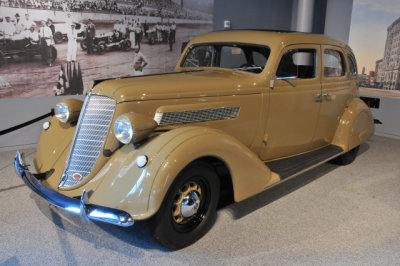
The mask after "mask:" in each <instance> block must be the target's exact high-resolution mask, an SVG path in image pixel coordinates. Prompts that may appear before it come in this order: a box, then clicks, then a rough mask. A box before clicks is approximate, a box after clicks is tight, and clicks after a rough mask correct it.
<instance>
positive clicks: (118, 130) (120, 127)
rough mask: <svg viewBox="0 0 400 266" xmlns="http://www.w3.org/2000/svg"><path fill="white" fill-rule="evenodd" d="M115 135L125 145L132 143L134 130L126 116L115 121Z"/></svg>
mask: <svg viewBox="0 0 400 266" xmlns="http://www.w3.org/2000/svg"><path fill="white" fill-rule="evenodd" d="M114 135H115V137H116V138H117V139H118V140H119V141H120V142H122V143H123V144H128V143H129V142H131V140H132V137H133V128H132V124H131V121H130V119H129V118H128V117H127V116H126V115H121V116H119V117H118V118H117V119H116V120H115V122H114Z"/></svg>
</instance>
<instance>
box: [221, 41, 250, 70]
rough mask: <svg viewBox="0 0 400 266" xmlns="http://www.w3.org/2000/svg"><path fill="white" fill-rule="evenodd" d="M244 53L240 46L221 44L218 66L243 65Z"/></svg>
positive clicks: (234, 66) (244, 60)
mask: <svg viewBox="0 0 400 266" xmlns="http://www.w3.org/2000/svg"><path fill="white" fill-rule="evenodd" d="M246 63H247V60H246V55H245V53H244V51H243V49H242V48H240V47H234V46H222V48H221V61H220V67H224V68H237V67H242V66H245V65H246Z"/></svg>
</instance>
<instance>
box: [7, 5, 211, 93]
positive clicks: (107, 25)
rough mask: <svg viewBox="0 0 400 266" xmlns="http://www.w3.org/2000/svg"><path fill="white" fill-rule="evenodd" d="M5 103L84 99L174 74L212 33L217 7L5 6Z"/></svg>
mask: <svg viewBox="0 0 400 266" xmlns="http://www.w3.org/2000/svg"><path fill="white" fill-rule="evenodd" d="M0 5H1V6H0V98H7V97H37V96H51V95H75V94H84V93H85V92H86V91H87V90H88V89H89V88H90V85H91V83H92V81H93V80H96V79H104V78H114V77H123V76H134V75H143V74H150V73H156V72H168V71H172V70H173V69H174V66H175V64H176V62H177V60H178V58H179V56H180V52H181V46H182V43H183V42H186V41H189V40H190V39H191V38H192V37H193V36H195V35H198V34H201V33H205V32H209V31H211V30H212V21H213V17H212V16H213V0H202V1H197V0H100V1H98V0H51V1H50V0H1V1H0Z"/></svg>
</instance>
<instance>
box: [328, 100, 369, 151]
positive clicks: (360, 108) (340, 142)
mask: <svg viewBox="0 0 400 266" xmlns="http://www.w3.org/2000/svg"><path fill="white" fill-rule="evenodd" d="M373 134H374V121H373V118H372V114H371V111H370V110H369V108H368V106H367V105H366V104H365V103H364V102H363V101H362V100H361V99H360V98H354V99H352V100H351V102H350V103H349V105H348V107H347V108H346V109H345V111H344V113H343V115H342V117H341V118H340V122H339V125H338V127H337V129H336V133H335V136H334V138H333V140H332V144H333V145H337V146H339V147H341V148H342V149H343V150H344V151H345V152H347V151H349V150H351V149H353V148H354V147H356V146H358V145H360V144H361V143H363V142H364V141H366V140H367V139H369V138H370V137H371V136H372V135H373Z"/></svg>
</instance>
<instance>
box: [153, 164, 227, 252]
mask: <svg viewBox="0 0 400 266" xmlns="http://www.w3.org/2000/svg"><path fill="white" fill-rule="evenodd" d="M219 193H220V184H219V178H218V175H217V174H216V172H215V169H214V168H213V166H212V165H210V164H208V163H206V162H203V161H196V162H194V163H191V164H190V165H188V166H187V167H186V168H185V169H183V170H182V172H181V173H180V174H179V175H178V177H177V178H176V180H175V181H174V182H173V183H172V185H171V187H170V188H169V190H168V193H167V195H166V197H165V198H164V201H163V203H162V205H161V207H160V209H159V211H158V212H157V214H156V215H155V216H154V217H152V218H151V220H150V226H151V230H152V232H153V236H154V237H155V239H157V241H158V242H160V243H161V244H162V245H163V246H165V247H167V248H169V249H175V250H176V249H181V248H184V247H187V246H189V245H191V244H193V243H194V242H196V241H197V240H199V239H200V238H201V237H202V236H204V235H205V234H206V233H207V232H208V231H209V230H210V228H211V227H212V225H213V223H214V221H215V218H216V209H217V205H218V199H219Z"/></svg>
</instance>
